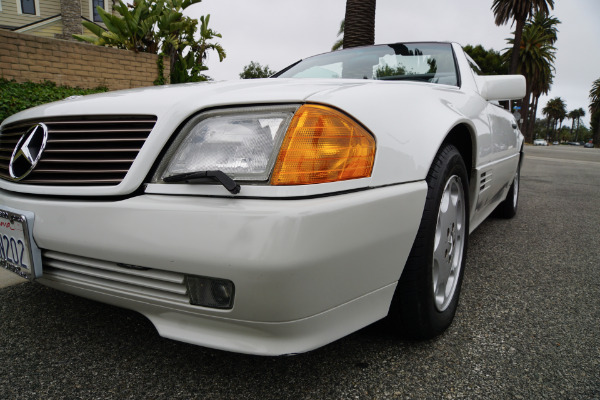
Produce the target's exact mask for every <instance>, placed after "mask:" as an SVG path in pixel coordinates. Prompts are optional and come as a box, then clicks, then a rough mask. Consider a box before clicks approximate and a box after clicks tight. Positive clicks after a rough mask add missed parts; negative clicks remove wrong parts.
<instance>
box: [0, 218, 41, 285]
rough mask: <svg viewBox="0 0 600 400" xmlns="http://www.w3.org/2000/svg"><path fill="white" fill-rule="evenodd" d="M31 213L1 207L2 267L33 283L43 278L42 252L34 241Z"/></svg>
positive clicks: (0, 263)
mask: <svg viewBox="0 0 600 400" xmlns="http://www.w3.org/2000/svg"><path fill="white" fill-rule="evenodd" d="M34 219H35V215H34V213H33V212H31V211H22V210H16V209H14V208H10V207H6V206H0V267H2V268H4V269H6V270H8V271H11V272H14V273H15V274H17V275H19V276H21V277H22V278H25V279H28V280H30V281H33V280H34V279H36V278H39V277H41V276H42V252H41V250H40V248H39V247H38V246H37V244H36V243H35V240H34V239H33V223H34Z"/></svg>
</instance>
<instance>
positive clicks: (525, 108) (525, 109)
mask: <svg viewBox="0 0 600 400" xmlns="http://www.w3.org/2000/svg"><path fill="white" fill-rule="evenodd" d="M530 99H531V83H529V82H527V85H526V90H525V97H524V98H523V102H522V103H521V118H523V124H522V125H521V129H523V130H524V131H525V132H524V133H525V141H526V142H527V143H532V142H533V132H531V131H530V130H529V114H530V111H529V104H530ZM517 122H518V121H517Z"/></svg>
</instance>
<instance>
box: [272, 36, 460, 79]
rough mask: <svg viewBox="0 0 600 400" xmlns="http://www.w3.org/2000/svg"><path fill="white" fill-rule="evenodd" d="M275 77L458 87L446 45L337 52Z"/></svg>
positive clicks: (420, 45) (449, 48)
mask: <svg viewBox="0 0 600 400" xmlns="http://www.w3.org/2000/svg"><path fill="white" fill-rule="evenodd" d="M274 77H276V78H343V79H379V80H412V81H422V82H431V83H440V84H445V85H454V86H458V78H457V74H456V64H455V62H454V53H453V51H452V46H451V45H450V44H449V43H396V44H388V45H378V46H368V47H356V48H351V49H347V50H338V51H334V52H332V53H325V54H321V55H318V56H314V57H310V58H307V59H305V60H302V61H300V62H298V63H296V64H294V65H292V66H291V67H288V68H287V69H285V70H283V71H282V72H279V73H278V74H276V75H275V76H274Z"/></svg>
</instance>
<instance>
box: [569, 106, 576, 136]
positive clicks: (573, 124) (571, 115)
mask: <svg viewBox="0 0 600 400" xmlns="http://www.w3.org/2000/svg"><path fill="white" fill-rule="evenodd" d="M567 118H569V119H570V120H571V137H572V136H573V128H574V127H575V118H577V112H576V111H575V110H571V111H569V112H568V113H567Z"/></svg>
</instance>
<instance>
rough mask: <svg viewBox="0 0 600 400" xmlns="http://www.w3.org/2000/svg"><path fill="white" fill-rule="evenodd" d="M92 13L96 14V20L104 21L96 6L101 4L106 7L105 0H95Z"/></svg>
mask: <svg viewBox="0 0 600 400" xmlns="http://www.w3.org/2000/svg"><path fill="white" fill-rule="evenodd" d="M92 4H93V7H92V13H93V14H94V15H93V16H94V22H102V18H100V14H98V10H97V9H96V7H98V6H100V7H101V8H102V9H104V0H93V3H92Z"/></svg>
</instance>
